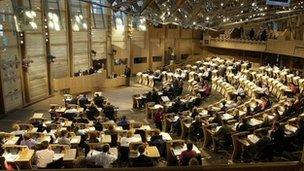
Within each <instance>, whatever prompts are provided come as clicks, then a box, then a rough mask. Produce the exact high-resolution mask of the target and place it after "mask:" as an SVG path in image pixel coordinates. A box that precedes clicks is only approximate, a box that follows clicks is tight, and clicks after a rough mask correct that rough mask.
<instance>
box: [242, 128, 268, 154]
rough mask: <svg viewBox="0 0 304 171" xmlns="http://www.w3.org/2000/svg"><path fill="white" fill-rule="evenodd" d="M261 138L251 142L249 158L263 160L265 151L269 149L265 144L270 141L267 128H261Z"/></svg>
mask: <svg viewBox="0 0 304 171" xmlns="http://www.w3.org/2000/svg"><path fill="white" fill-rule="evenodd" d="M261 136H262V137H261V138H260V139H259V140H258V142H256V143H255V144H252V145H250V146H249V149H248V150H249V153H248V154H249V155H248V156H249V158H251V159H253V160H263V159H265V158H266V156H267V155H269V154H267V152H268V151H269V150H270V149H267V150H266V148H268V147H267V146H268V145H269V144H270V143H271V139H270V137H269V136H268V131H267V130H265V129H264V130H262V131H261Z"/></svg>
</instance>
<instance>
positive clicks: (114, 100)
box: [0, 84, 228, 164]
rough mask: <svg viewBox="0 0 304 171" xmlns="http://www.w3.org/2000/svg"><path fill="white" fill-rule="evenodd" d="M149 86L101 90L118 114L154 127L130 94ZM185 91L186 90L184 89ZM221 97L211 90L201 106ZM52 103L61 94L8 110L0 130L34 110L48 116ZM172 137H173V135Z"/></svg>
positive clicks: (222, 159)
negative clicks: (133, 101) (133, 107)
mask: <svg viewBox="0 0 304 171" xmlns="http://www.w3.org/2000/svg"><path fill="white" fill-rule="evenodd" d="M150 90H151V88H150V87H146V86H142V85H139V84H131V86H130V87H125V86H124V87H118V88H113V89H107V90H103V91H102V92H103V95H104V96H105V97H107V98H108V99H109V101H110V102H111V104H113V105H114V106H117V107H119V112H118V116H119V117H120V116H123V115H125V116H127V118H129V119H133V120H136V121H140V122H143V123H145V124H149V125H150V126H151V127H152V128H154V125H153V122H152V121H149V120H147V119H146V112H145V110H138V109H132V95H133V94H139V93H145V92H148V91H150ZM185 92H187V91H186V90H185ZM222 98H223V97H222V96H221V95H220V94H219V93H218V92H214V91H213V92H212V93H211V96H210V97H209V98H207V99H206V100H205V101H204V102H203V105H202V106H203V107H206V106H208V105H210V104H213V103H215V102H218V101H220V100H221V99H222ZM52 103H57V104H64V102H63V98H62V95H54V96H52V97H50V98H48V99H46V100H43V101H40V102H38V103H35V104H33V105H31V106H28V107H25V108H22V109H18V110H15V111H12V112H9V113H8V114H7V115H6V116H5V117H4V118H3V119H1V120H0V130H1V131H11V126H12V125H13V124H14V123H16V122H27V121H28V119H29V118H30V117H31V116H32V115H33V114H34V113H36V112H42V113H45V115H44V116H45V117H49V114H48V109H49V105H50V104H52ZM173 138H174V137H173ZM197 146H198V147H201V144H200V143H199V144H197ZM202 153H203V155H204V156H210V157H211V158H210V159H205V160H204V161H205V162H204V163H205V164H213V163H222V164H223V163H225V164H227V162H228V156H227V155H226V154H223V155H219V154H214V153H212V152H210V151H206V150H202Z"/></svg>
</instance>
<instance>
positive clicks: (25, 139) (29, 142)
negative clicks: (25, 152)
mask: <svg viewBox="0 0 304 171" xmlns="http://www.w3.org/2000/svg"><path fill="white" fill-rule="evenodd" d="M36 143H37V142H36V141H35V140H34V139H32V138H31V136H30V134H25V135H24V136H23V140H22V141H21V142H20V145H26V146H27V147H28V148H29V149H32V148H34V147H35V145H36Z"/></svg>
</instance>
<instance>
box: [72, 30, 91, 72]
mask: <svg viewBox="0 0 304 171" xmlns="http://www.w3.org/2000/svg"><path fill="white" fill-rule="evenodd" d="M89 53H90V51H89V50H88V33H87V31H78V32H73V65H74V67H73V71H74V72H77V71H79V70H87V69H88V68H89V63H90V62H89Z"/></svg>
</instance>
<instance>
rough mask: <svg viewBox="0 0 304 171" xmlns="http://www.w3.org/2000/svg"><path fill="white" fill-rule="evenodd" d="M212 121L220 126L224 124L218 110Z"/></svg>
mask: <svg viewBox="0 0 304 171" xmlns="http://www.w3.org/2000/svg"><path fill="white" fill-rule="evenodd" d="M210 123H216V124H217V125H218V126H220V125H222V118H221V116H220V114H219V113H218V112H215V113H214V115H213V119H212V120H211V121H210Z"/></svg>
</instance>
